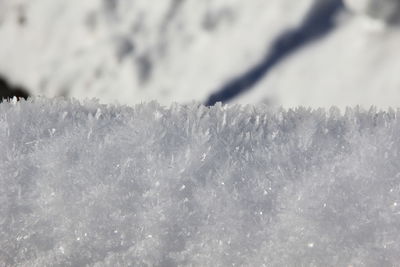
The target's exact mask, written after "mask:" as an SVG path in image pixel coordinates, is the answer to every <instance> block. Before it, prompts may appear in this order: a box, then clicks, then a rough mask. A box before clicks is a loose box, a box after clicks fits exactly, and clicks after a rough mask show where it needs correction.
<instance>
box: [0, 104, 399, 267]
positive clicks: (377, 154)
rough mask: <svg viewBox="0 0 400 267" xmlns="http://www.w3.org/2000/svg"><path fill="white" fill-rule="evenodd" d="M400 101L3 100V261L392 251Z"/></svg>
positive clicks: (177, 260)
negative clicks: (390, 106) (304, 104)
mask: <svg viewBox="0 0 400 267" xmlns="http://www.w3.org/2000/svg"><path fill="white" fill-rule="evenodd" d="M399 114H400V110H397V111H393V110H389V111H388V112H378V111H376V110H375V109H371V110H369V111H363V110H360V109H357V108H355V109H347V110H346V112H345V113H344V114H340V113H339V111H338V110H337V109H335V108H332V109H330V110H329V111H324V110H322V109H319V110H310V109H304V108H298V109H295V110H269V109H268V108H267V107H265V106H259V107H250V106H248V107H240V106H232V107H222V106H220V105H217V106H215V107H212V108H210V109H208V108H205V107H203V106H201V105H197V104H191V105H172V106H171V107H170V108H164V107H161V106H159V105H158V104H156V103H149V104H143V105H137V106H135V107H132V108H130V107H124V106H105V105H100V104H98V103H96V102H94V101H87V102H85V103H84V104H81V103H79V102H77V101H75V100H63V99H56V100H46V99H41V98H36V99H33V100H29V101H27V102H25V101H22V102H19V103H14V104H13V103H3V104H0V147H1V149H2V152H1V153H0V203H1V205H0V218H1V219H0V265H1V266H85V265H86V264H88V265H90V266H132V265H135V266H179V265H181V266H182V265H192V266H230V265H232V266H233V265H235V266H238V265H246V266H295V265H296V266H300V265H301V266H393V265H394V264H396V263H398V262H400V256H399V255H400V246H399V244H400V220H399V216H400V195H399V193H400V154H399V150H400V135H399V132H400V120H399V119H398V118H399Z"/></svg>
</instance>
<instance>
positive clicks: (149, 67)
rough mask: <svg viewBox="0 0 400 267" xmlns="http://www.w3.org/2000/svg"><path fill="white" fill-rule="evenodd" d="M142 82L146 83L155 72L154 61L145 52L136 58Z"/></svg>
mask: <svg viewBox="0 0 400 267" xmlns="http://www.w3.org/2000/svg"><path fill="white" fill-rule="evenodd" d="M136 62H137V67H138V76H139V82H140V83H146V82H147V81H148V80H149V78H150V77H151V74H152V72H153V63H152V60H151V58H150V55H148V54H144V55H141V56H139V57H138V58H137V59H136Z"/></svg>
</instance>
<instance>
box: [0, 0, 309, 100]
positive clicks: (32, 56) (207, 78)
mask: <svg viewBox="0 0 400 267" xmlns="http://www.w3.org/2000/svg"><path fill="white" fill-rule="evenodd" d="M313 1H314V0H297V1H295V3H294V2H293V1H292V0H268V1H265V0H251V1H242V0H204V1H198V0H162V1H149V0H135V1H132V0H129V1H118V0H85V1H81V0H68V1H63V0H58V1H57V0H56V1H55V0H0V40H1V42H0V73H1V74H3V75H5V76H6V77H7V78H9V79H10V80H11V81H13V82H14V83H16V84H21V85H23V86H25V87H26V88H29V89H30V90H31V95H34V96H36V95H45V96H50V97H53V96H60V95H65V96H73V97H76V98H79V99H84V98H86V97H88V98H92V97H96V98H99V99H100V101H101V102H105V103H114V102H115V101H118V102H119V103H123V104H135V103H140V102H143V101H152V100H157V101H159V102H161V103H165V104H170V103H171V102H173V101H178V102H190V101H192V100H193V99H195V100H197V101H205V100H206V99H207V97H208V96H209V95H210V93H211V92H213V91H214V90H217V89H218V88H219V87H220V86H222V85H223V83H225V82H226V80H228V79H231V78H232V77H234V76H235V75H237V74H239V73H241V72H243V71H245V70H246V69H247V68H249V67H250V66H251V65H252V64H255V63H256V62H257V61H258V59H259V58H260V57H261V56H262V55H263V54H264V53H266V51H267V50H268V47H269V46H270V45H271V43H272V42H273V41H274V38H275V37H276V36H277V35H279V34H280V33H281V32H282V31H283V30H285V29H287V28H291V27H293V26H294V25H296V24H298V23H299V22H300V21H301V20H302V18H303V16H304V13H305V12H307V10H308V9H309V7H310V6H311V4H312V3H313Z"/></svg>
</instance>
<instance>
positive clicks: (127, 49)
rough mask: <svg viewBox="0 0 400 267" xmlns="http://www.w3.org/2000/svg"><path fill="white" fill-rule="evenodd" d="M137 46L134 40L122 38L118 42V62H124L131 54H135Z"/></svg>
mask: <svg viewBox="0 0 400 267" xmlns="http://www.w3.org/2000/svg"><path fill="white" fill-rule="evenodd" d="M134 50H135V45H134V43H133V41H132V40H130V39H129V38H127V37H120V38H118V39H117V40H116V57H117V59H118V61H120V62H121V61H122V60H123V59H124V58H126V57H127V56H128V55H129V54H131V53H133V51H134Z"/></svg>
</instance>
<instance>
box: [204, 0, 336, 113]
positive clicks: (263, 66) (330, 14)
mask: <svg viewBox="0 0 400 267" xmlns="http://www.w3.org/2000/svg"><path fill="white" fill-rule="evenodd" d="M342 9H343V3H342V1H341V0H325V1H320V0H317V1H316V3H315V4H314V5H313V7H312V8H311V10H310V11H309V12H308V14H307V15H306V17H305V19H304V20H303V22H302V23H301V25H300V26H299V27H297V28H295V29H292V30H288V31H286V32H284V33H282V34H281V35H279V36H278V37H277V38H276V40H275V42H274V43H273V44H272V47H271V49H270V50H269V51H268V53H267V54H266V55H265V57H264V58H263V59H262V60H261V61H260V62H259V63H258V64H256V65H255V66H253V67H251V68H250V69H249V70H247V71H246V72H245V73H243V74H242V75H240V76H239V77H236V78H234V79H233V80H231V81H229V82H228V83H227V84H225V85H224V86H222V88H221V89H219V90H217V91H216V93H214V94H212V95H211V96H210V97H209V98H208V100H207V102H206V103H205V104H206V105H207V106H212V105H214V104H215V103H217V102H226V101H229V100H231V99H232V98H234V97H236V96H237V95H239V94H241V93H243V92H245V91H248V90H249V89H251V88H252V87H253V86H254V85H255V84H257V83H258V82H259V81H260V80H261V79H262V78H264V77H265V75H267V73H268V71H270V70H271V69H272V68H273V67H274V66H275V65H277V64H279V63H280V62H281V61H282V60H283V59H285V58H286V57H288V56H289V55H290V54H292V53H293V52H295V51H297V50H299V49H300V48H301V47H303V46H305V45H307V44H308V43H310V42H313V41H315V40H318V39H320V38H322V37H323V36H325V35H327V34H328V33H330V32H331V30H332V29H334V27H335V21H334V19H335V17H336V14H338V12H339V11H340V10H342Z"/></svg>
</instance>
